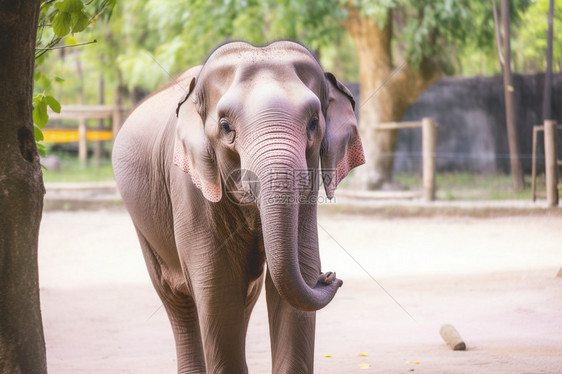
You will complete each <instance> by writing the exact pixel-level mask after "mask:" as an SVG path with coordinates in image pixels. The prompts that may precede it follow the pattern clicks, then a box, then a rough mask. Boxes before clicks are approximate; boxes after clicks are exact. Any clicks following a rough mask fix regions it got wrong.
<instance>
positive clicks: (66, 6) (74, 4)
mask: <svg viewBox="0 0 562 374" xmlns="http://www.w3.org/2000/svg"><path fill="white" fill-rule="evenodd" d="M55 8H57V9H58V10H60V11H61V12H69V13H73V12H79V11H81V10H82V9H84V4H82V1H80V0H62V1H57V2H56V3H55Z"/></svg>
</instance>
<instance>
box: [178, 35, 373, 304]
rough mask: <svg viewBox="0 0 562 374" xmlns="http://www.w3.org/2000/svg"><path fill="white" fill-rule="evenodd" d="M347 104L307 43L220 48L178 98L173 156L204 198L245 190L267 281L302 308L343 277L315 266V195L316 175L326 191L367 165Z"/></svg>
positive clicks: (328, 295)
mask: <svg viewBox="0 0 562 374" xmlns="http://www.w3.org/2000/svg"><path fill="white" fill-rule="evenodd" d="M354 105H355V103H354V101H353V97H352V95H351V94H350V92H349V91H348V90H347V88H345V86H343V85H342V84H341V83H340V82H339V81H337V79H336V78H335V77H334V76H333V75H332V74H331V73H325V72H324V71H323V70H322V68H321V67H320V65H319V63H318V62H317V61H316V59H315V58H314V57H313V56H312V54H311V53H310V52H309V51H308V50H307V49H306V48H304V47H302V46H301V45H299V44H296V43H292V42H276V43H273V44H270V45H268V46H266V47H261V48H260V47H254V46H252V45H250V44H246V43H230V44H226V45H223V46H222V47H219V48H218V49H216V50H215V51H214V52H213V53H212V54H211V55H210V56H209V58H208V59H207V61H206V62H205V64H204V65H203V67H202V69H201V71H200V73H199V75H198V76H197V78H195V79H194V80H193V81H192V82H191V85H190V87H189V90H188V94H187V96H186V97H185V98H184V99H183V100H182V101H181V102H180V103H179V106H178V110H177V115H178V122H177V137H176V148H175V152H174V162H175V164H176V165H178V166H180V167H181V168H183V170H184V171H185V172H187V173H189V174H190V176H191V179H192V181H193V183H194V184H195V185H196V186H197V187H198V188H199V189H200V190H201V192H202V194H203V196H205V198H206V199H207V200H209V201H210V202H213V203H219V202H220V201H221V199H224V195H225V194H228V197H229V198H230V199H234V201H235V202H238V203H243V202H244V203H248V200H247V199H246V200H244V201H241V200H240V195H236V194H232V191H234V190H236V191H240V190H242V191H244V194H243V195H244V196H246V197H248V196H251V197H252V198H251V199H250V203H252V204H254V205H255V207H256V209H259V215H260V218H261V224H262V233H263V241H264V248H265V253H266V261H267V266H268V269H269V272H270V275H271V278H272V280H273V283H274V285H275V287H276V289H277V290H278V292H279V294H280V295H281V296H282V297H283V299H285V301H287V302H288V303H289V304H291V305H292V306H294V307H296V308H297V309H300V310H317V309H320V308H322V307H323V306H325V305H326V304H327V303H328V302H329V301H330V300H331V299H332V298H333V296H334V295H335V293H336V291H337V289H338V287H340V286H341V284H342V282H341V281H340V280H338V279H336V278H335V275H332V274H331V273H330V275H322V274H320V260H319V256H318V237H317V236H318V234H317V231H316V230H317V225H316V201H317V199H318V188H319V184H320V183H319V182H320V180H321V181H322V182H323V184H324V188H325V190H326V195H327V197H328V198H332V197H333V195H334V190H335V188H336V186H337V184H338V183H339V182H340V181H341V180H342V179H343V178H344V177H345V176H346V175H347V173H348V172H349V171H350V170H351V169H352V168H354V167H356V166H358V165H361V164H363V163H364V157H363V150H362V145H361V140H360V138H359V133H358V129H357V121H356V118H355V114H354ZM320 161H321V167H320ZM235 170H242V172H238V173H234V174H233V173H232V172H233V171H235ZM237 196H238V197H237Z"/></svg>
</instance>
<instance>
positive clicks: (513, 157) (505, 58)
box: [492, 0, 525, 191]
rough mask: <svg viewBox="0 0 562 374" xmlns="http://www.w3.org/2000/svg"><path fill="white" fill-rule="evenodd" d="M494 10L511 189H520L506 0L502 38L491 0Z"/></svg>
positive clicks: (506, 1) (502, 5)
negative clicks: (501, 75)
mask: <svg viewBox="0 0 562 374" xmlns="http://www.w3.org/2000/svg"><path fill="white" fill-rule="evenodd" d="M492 7H493V12H494V27H495V29H496V44H497V47H498V56H499V60H500V63H501V65H502V72H503V86H504V96H505V117H506V118H505V119H506V124H507V142H508V147H509V160H510V165H511V176H512V179H513V189H514V190H515V191H521V190H522V189H523V188H524V187H525V182H524V179H523V169H522V168H521V160H520V159H519V137H518V135H517V117H516V115H515V105H514V103H513V92H514V88H513V82H512V75H511V31H510V23H511V22H510V15H509V2H508V0H501V26H502V29H503V39H502V37H501V35H500V31H499V30H500V25H499V22H498V17H497V10H496V9H497V8H496V0H492Z"/></svg>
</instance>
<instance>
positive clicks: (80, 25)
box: [72, 11, 90, 33]
mask: <svg viewBox="0 0 562 374" xmlns="http://www.w3.org/2000/svg"><path fill="white" fill-rule="evenodd" d="M89 24H90V17H88V15H87V14H86V13H84V12H83V11H80V12H76V13H72V32H73V33H76V32H80V31H83V30H84V29H85V28H86V27H88V25H89Z"/></svg>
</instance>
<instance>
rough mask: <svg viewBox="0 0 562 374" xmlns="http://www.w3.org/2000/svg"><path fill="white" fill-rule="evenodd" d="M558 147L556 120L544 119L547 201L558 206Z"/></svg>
mask: <svg viewBox="0 0 562 374" xmlns="http://www.w3.org/2000/svg"><path fill="white" fill-rule="evenodd" d="M557 150H558V148H557V146H556V122H555V121H552V120H545V121H544V158H545V174H546V175H545V176H546V201H547V204H548V206H558V152H557Z"/></svg>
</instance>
